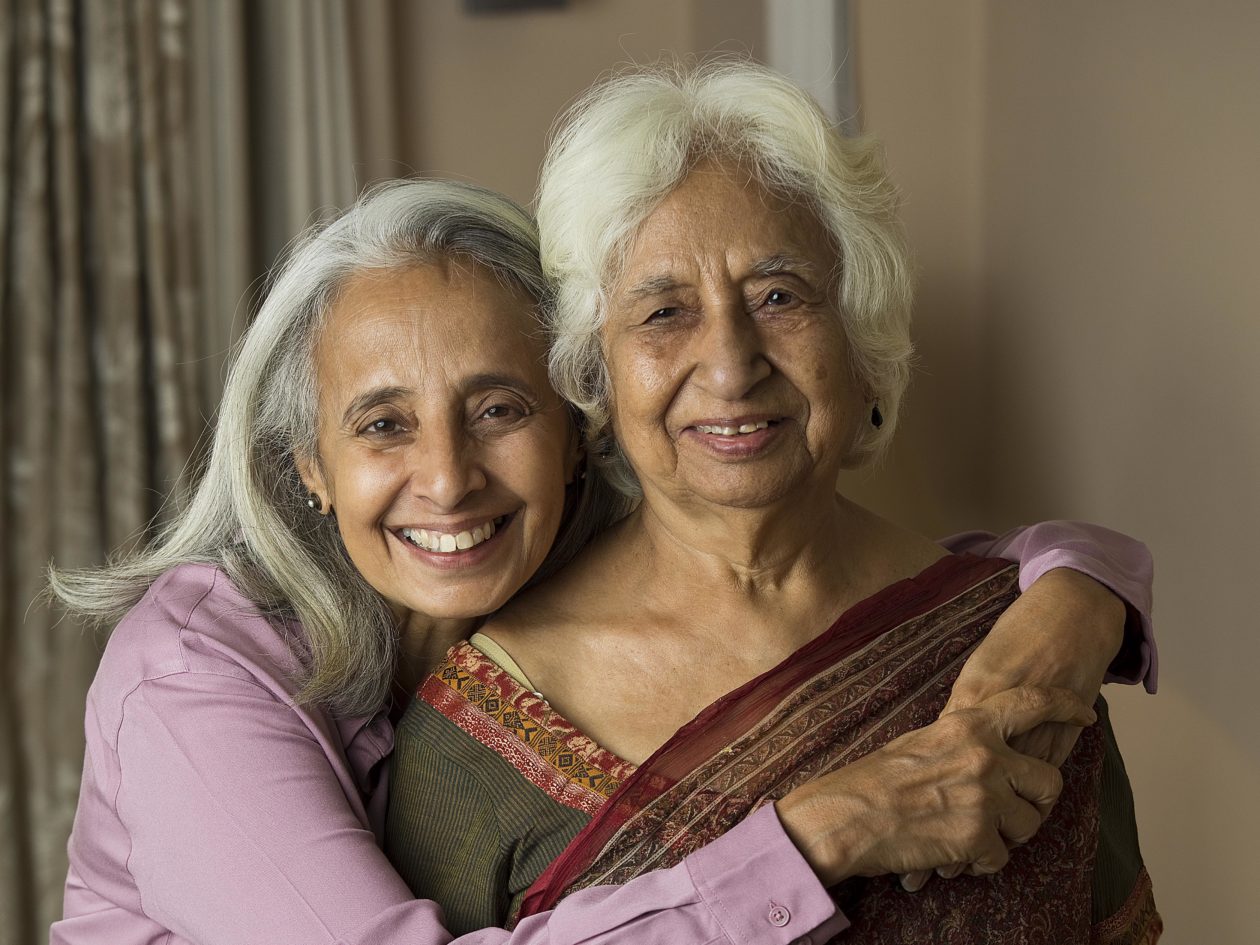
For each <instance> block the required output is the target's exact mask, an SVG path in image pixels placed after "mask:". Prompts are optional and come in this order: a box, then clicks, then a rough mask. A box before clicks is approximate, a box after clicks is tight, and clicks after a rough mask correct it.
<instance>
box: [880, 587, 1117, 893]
mask: <svg viewBox="0 0 1260 945" xmlns="http://www.w3.org/2000/svg"><path fill="white" fill-rule="evenodd" d="M1124 620H1125V609H1124V603H1123V602H1122V601H1121V600H1120V598H1118V597H1116V595H1115V594H1113V593H1112V592H1111V591H1110V590H1108V589H1107V588H1106V587H1104V586H1103V585H1101V584H1099V583H1098V582H1097V581H1095V580H1094V579H1093V578H1090V577H1087V576H1086V575H1084V574H1080V573H1078V572H1076V571H1072V570H1068V569H1066V568H1059V569H1056V570H1053V571H1049V572H1047V573H1046V574H1044V575H1042V577H1041V578H1040V579H1039V580H1037V581H1036V582H1034V583H1033V585H1032V586H1031V587H1029V588H1028V590H1027V591H1025V592H1024V593H1023V594H1022V595H1021V596H1020V597H1019V599H1018V600H1016V601H1015V603H1013V604H1012V605H1011V606H1010V607H1009V608H1007V610H1006V612H1005V613H1003V614H1002V616H1001V617H999V618H998V620H997V622H996V623H995V624H994V625H993V629H992V630H991V631H989V635H988V636H987V637H986V638H985V639H984V641H983V642H982V643H981V644H980V645H979V646H978V647H976V651H975V652H974V653H973V654H972V655H971V657H970V659H968V660H967V663H966V665H964V666H963V669H962V672H961V673H959V675H958V679H957V681H956V682H955V683H954V688H953V691H952V692H951V694H950V697H949V702H948V703H946V705H945V710H944V712H943V713H942V715H945V714H948V713H950V712H955V711H957V710H959V709H965V708H969V707H971V706H974V705H977V704H979V703H981V702H983V701H984V700H985V699H987V698H989V697H991V696H993V695H994V694H995V693H998V692H1001V691H1003V690H1004V689H1008V688H1011V687H1014V686H1053V687H1059V688H1062V689H1068V690H1070V691H1072V692H1073V693H1075V694H1076V695H1077V696H1078V697H1079V698H1080V699H1081V701H1083V702H1085V703H1086V704H1087V705H1092V704H1093V702H1094V700H1095V699H1096V698H1097V697H1098V691H1099V690H1100V689H1101V688H1102V681H1103V676H1104V675H1105V674H1106V672H1107V667H1108V666H1110V665H1111V662H1112V660H1114V659H1115V657H1116V654H1117V653H1118V652H1119V651H1120V645H1121V643H1122V642H1123V638H1124ZM1080 734H1081V728H1080V726H1078V725H1073V724H1071V723H1065V722H1045V723H1043V724H1041V725H1038V726H1036V727H1035V728H1033V729H1032V730H1031V731H1029V732H1025V733H1023V734H1021V735H1017V736H1015V737H1014V738H1012V739H1011V743H1010V744H1011V747H1012V748H1014V749H1015V750H1016V751H1018V752H1020V753H1022V754H1025V755H1028V756H1030V757H1033V758H1039V759H1041V760H1042V761H1046V762H1049V763H1050V764H1052V765H1055V766H1056V767H1057V766H1059V765H1061V764H1063V762H1064V761H1066V760H1067V756H1068V755H1069V754H1071V752H1072V749H1073V748H1074V747H1075V746H1076V740H1077V739H1078V738H1079V737H1080ZM966 869H967V867H966V865H965V864H964V863H962V862H959V863H957V864H955V865H953V866H948V867H943V868H940V869H938V870H937V872H938V873H939V874H940V875H941V876H944V877H946V878H951V877H953V876H957V875H959V874H960V873H962V872H963V871H964V870H966ZM928 875H929V874H927V873H916V874H911V875H908V876H905V877H903V879H902V885H904V886H905V887H906V888H907V889H910V890H916V889H920V888H922V886H923V885H924V883H926V882H927V880H928Z"/></svg>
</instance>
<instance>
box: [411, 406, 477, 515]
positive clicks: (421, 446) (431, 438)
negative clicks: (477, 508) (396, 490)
mask: <svg viewBox="0 0 1260 945" xmlns="http://www.w3.org/2000/svg"><path fill="white" fill-rule="evenodd" d="M408 462H410V463H411V488H412V491H413V492H414V493H415V495H416V496H417V497H418V498H422V499H425V500H427V501H428V503H429V504H430V505H432V506H433V510H434V511H435V512H451V511H454V510H455V509H456V508H458V507H459V504H460V503H461V502H463V501H464V499H466V498H467V497H468V496H470V495H472V494H473V493H474V492H477V491H478V490H480V489H484V488H485V487H486V473H485V469H484V467H483V466H482V463H481V461H480V457H479V455H478V451H477V444H476V443H475V442H473V440H472V439H471V438H470V437H468V436H466V435H464V432H463V431H462V429H460V428H458V427H454V426H447V425H438V426H436V427H430V428H429V429H427V430H425V431H424V435H422V436H419V437H417V438H416V441H415V443H414V445H413V446H412V449H411V455H410V456H409V457H408Z"/></svg>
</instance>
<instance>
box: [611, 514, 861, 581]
mask: <svg viewBox="0 0 1260 945" xmlns="http://www.w3.org/2000/svg"><path fill="white" fill-rule="evenodd" d="M801 498H804V497H801ZM819 504H820V503H817V502H809V501H797V502H784V503H777V504H776V506H775V508H773V509H709V508H705V509H697V510H696V512H694V513H693V512H691V511H689V510H685V509H681V508H678V507H676V506H675V507H673V508H672V509H671V508H670V506H669V503H660V502H658V503H653V502H651V501H650V500H649V499H647V498H645V500H644V502H643V503H642V504H641V505H640V507H639V509H638V511H637V512H636V513H635V514H636V515H637V516H638V518H639V521H640V526H639V527H640V532H641V534H642V540H643V541H644V542H645V543H646V544H647V546H648V547H649V549H650V553H651V555H652V557H651V559H650V560H651V562H652V563H651V564H650V565H649V566H648V567H649V568H650V569H652V570H654V571H656V572H657V573H658V574H667V575H670V576H671V577H672V579H673V580H678V581H682V582H686V583H688V584H692V585H694V584H700V585H702V586H712V587H732V588H737V589H738V590H739V591H741V592H743V593H746V594H748V595H750V596H774V595H777V594H779V593H780V592H781V591H782V590H783V589H784V587H785V585H787V584H788V583H790V582H795V581H800V580H806V581H808V582H809V586H812V587H821V586H828V585H832V584H833V583H834V582H835V581H836V580H837V579H842V578H843V575H844V572H845V570H846V569H845V565H844V562H845V560H846V559H847V557H848V556H845V555H839V554H836V550H835V547H836V541H837V536H843V535H844V534H845V533H846V532H849V531H851V530H852V526H853V525H854V524H855V523H854V519H853V515H852V508H851V505H850V503H849V502H848V500H847V499H845V498H844V497H843V496H841V495H839V494H838V493H832V494H831V496H830V497H829V501H827V502H826V509H827V514H818V513H817V511H816V510H817V509H818V507H819ZM661 505H665V507H666V508H665V511H664V514H662V511H661V509H660V506H661ZM806 510H810V511H808V512H807V511H806ZM705 512H707V513H708V514H704V513H705ZM820 577H821V578H822V580H819V578H820Z"/></svg>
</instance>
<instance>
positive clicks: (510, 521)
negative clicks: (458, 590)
mask: <svg viewBox="0 0 1260 945" xmlns="http://www.w3.org/2000/svg"><path fill="white" fill-rule="evenodd" d="M517 511H518V512H519V509H518V510H517ZM494 517H495V518H498V516H494ZM516 519H517V512H509V513H508V515H507V519H506V520H505V521H504V523H503V524H502V525H500V526H498V527H497V528H496V529H495V531H494V534H493V535H491V536H490V537H489V538H487V539H486V540H485V541H483V542H482V543H481V544H479V545H475V546H473V547H472V548H467V549H465V550H463V551H449V552H440V551H429V550H427V549H425V548H421V547H419V546H418V545H413V544H412V543H411V542H409V541H408V540H407V539H405V538H403V537H402V534H401V531H402V529H403V528H416V529H419V528H425V529H426V530H430V531H442V532H445V533H446V534H448V535H449V534H455V532H452V531H449V529H452V528H458V529H459V531H466V530H467V529H465V528H464V527H463V526H465V525H466V526H467V527H468V528H473V527H474V526H477V525H482V524H484V523H485V522H486V521H488V519H484V518H478V519H466V520H464V521H460V522H444V523H442V524H440V525H427V526H425V525H399V526H398V527H397V528H396V529H395V528H387V529H386V531H387V532H389V534H390V535H391V536H392V537H393V539H394V541H396V542H398V544H400V545H401V546H402V547H403V549H404V550H405V551H407V552H408V553H409V554H411V555H412V556H413V557H414V558H416V559H417V560H418V561H420V562H421V563H422V564H425V565H427V566H429V567H431V568H433V569H434V570H437V571H460V570H464V569H467V568H475V567H477V566H478V565H480V564H483V563H484V562H485V561H487V560H489V559H490V558H491V557H492V556H493V555H494V554H495V552H497V551H498V550H499V548H501V547H502V546H503V542H502V541H501V540H500V539H502V537H503V536H504V535H505V534H506V533H507V532H509V531H510V530H511V528H512V526H513V525H515V524H516Z"/></svg>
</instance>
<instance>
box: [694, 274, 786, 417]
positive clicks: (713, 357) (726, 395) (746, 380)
mask: <svg viewBox="0 0 1260 945" xmlns="http://www.w3.org/2000/svg"><path fill="white" fill-rule="evenodd" d="M710 313H711V314H710V316H709V317H708V318H707V319H705V326H704V330H703V331H702V332H700V334H699V336H698V337H697V338H696V342H695V343H696V351H695V357H696V380H697V382H698V383H699V384H700V385H701V386H702V387H703V388H704V389H705V390H706V391H708V392H709V393H711V394H713V395H714V396H716V397H720V398H721V399H723V400H740V399H741V398H743V397H744V396H745V395H746V394H747V393H748V392H749V391H750V390H752V389H753V388H754V387H756V386H757V384H759V383H760V382H761V381H763V380H764V379H765V378H766V377H768V376H769V375H770V372H771V370H772V368H771V366H770V362H769V361H768V360H767V359H766V351H765V345H764V342H763V339H762V337H761V333H760V332H759V331H758V330H757V323H756V320H755V319H754V318H753V316H752V315H750V314H749V313H748V312H746V311H745V310H744V306H743V304H742V300H739V301H736V300H734V299H732V300H727V301H723V302H722V303H720V304H718V305H715V306H712V307H711V308H710Z"/></svg>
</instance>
